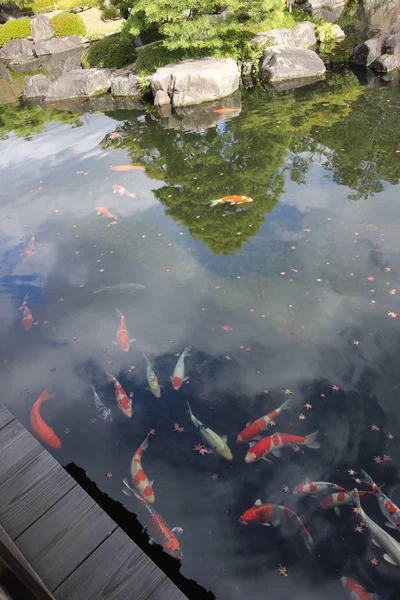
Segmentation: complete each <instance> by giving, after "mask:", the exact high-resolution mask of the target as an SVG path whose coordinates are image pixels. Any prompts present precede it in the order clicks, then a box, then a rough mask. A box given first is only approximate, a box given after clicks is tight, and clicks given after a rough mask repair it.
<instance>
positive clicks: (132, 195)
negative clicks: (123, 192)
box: [128, 193, 136, 198]
mask: <svg viewBox="0 0 400 600" xmlns="http://www.w3.org/2000/svg"><path fill="white" fill-rule="evenodd" d="M128 196H130V197H131V198H136V194H135V193H132V194H128Z"/></svg>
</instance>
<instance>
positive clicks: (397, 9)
mask: <svg viewBox="0 0 400 600" xmlns="http://www.w3.org/2000/svg"><path fill="white" fill-rule="evenodd" d="M359 16H360V17H361V19H362V21H363V25H364V26H365V27H366V29H367V30H368V31H370V32H373V33H376V32H381V31H386V30H387V29H389V27H393V26H400V0H362V2H361V7H360V11H359Z"/></svg>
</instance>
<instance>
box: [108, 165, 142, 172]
mask: <svg viewBox="0 0 400 600" xmlns="http://www.w3.org/2000/svg"><path fill="white" fill-rule="evenodd" d="M110 169H111V171H119V172H121V171H122V172H124V171H137V170H139V169H141V170H143V171H144V166H143V165H117V166H116V167H110Z"/></svg>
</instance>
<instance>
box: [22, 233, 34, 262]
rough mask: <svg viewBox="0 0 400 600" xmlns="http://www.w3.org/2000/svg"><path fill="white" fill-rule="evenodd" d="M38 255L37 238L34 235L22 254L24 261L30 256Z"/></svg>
mask: <svg viewBox="0 0 400 600" xmlns="http://www.w3.org/2000/svg"><path fill="white" fill-rule="evenodd" d="M35 253H36V250H35V236H34V235H33V233H32V234H31V241H30V242H29V243H28V244H27V245H26V246H25V249H24V251H23V253H22V254H21V256H22V258H23V260H25V259H26V258H28V256H32V255H33V254H35Z"/></svg>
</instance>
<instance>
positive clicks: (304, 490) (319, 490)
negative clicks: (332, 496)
mask: <svg viewBox="0 0 400 600" xmlns="http://www.w3.org/2000/svg"><path fill="white" fill-rule="evenodd" d="M329 491H331V492H332V491H336V492H339V491H345V490H344V488H342V486H341V485H337V483H330V482H329V481H306V483H300V485H298V486H297V487H295V489H294V493H295V494H298V495H299V496H318V494H324V493H325V492H329Z"/></svg>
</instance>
